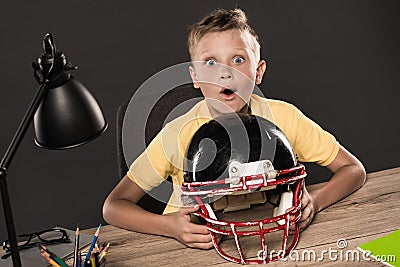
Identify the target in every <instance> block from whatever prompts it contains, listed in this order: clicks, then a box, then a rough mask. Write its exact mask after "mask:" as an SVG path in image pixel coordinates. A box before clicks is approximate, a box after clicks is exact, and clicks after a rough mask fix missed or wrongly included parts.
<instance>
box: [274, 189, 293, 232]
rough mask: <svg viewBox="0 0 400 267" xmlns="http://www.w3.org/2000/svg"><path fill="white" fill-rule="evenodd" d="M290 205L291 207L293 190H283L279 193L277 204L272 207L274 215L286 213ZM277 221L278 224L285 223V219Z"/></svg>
mask: <svg viewBox="0 0 400 267" xmlns="http://www.w3.org/2000/svg"><path fill="white" fill-rule="evenodd" d="M291 207H293V192H292V191H289V192H283V193H282V194H281V200H280V201H279V206H278V207H276V208H274V215H273V216H274V217H276V216H279V215H282V214H284V213H286V211H287V210H288V209H290V208H291ZM277 223H278V224H279V225H284V224H285V220H284V219H282V220H279V221H277Z"/></svg>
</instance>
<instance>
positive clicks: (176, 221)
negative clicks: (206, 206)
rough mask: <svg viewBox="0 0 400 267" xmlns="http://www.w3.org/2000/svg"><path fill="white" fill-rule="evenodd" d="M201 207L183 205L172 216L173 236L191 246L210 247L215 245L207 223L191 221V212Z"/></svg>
mask: <svg viewBox="0 0 400 267" xmlns="http://www.w3.org/2000/svg"><path fill="white" fill-rule="evenodd" d="M198 209H199V207H198V206H195V207H182V208H180V210H179V211H178V212H176V213H173V214H171V215H169V216H170V218H171V224H170V225H171V227H172V233H171V235H172V237H174V238H175V239H176V240H178V241H179V242H181V243H182V244H185V245H186V246H188V247H191V248H201V249H210V248H212V247H213V243H212V240H211V235H210V232H209V231H208V230H207V227H206V226H205V225H199V224H195V223H192V222H191V221H190V213H192V212H195V211H197V210H198Z"/></svg>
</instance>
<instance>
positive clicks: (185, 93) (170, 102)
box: [117, 84, 202, 214]
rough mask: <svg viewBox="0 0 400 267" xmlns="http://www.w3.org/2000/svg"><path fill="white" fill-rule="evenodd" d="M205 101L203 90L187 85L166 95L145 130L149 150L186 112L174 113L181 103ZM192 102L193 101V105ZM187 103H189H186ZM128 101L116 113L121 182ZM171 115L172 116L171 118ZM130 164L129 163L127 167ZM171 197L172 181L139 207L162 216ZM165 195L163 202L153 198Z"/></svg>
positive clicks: (168, 180)
mask: <svg viewBox="0 0 400 267" xmlns="http://www.w3.org/2000/svg"><path fill="white" fill-rule="evenodd" d="M201 99H202V94H201V92H200V90H196V89H194V88H193V85H192V84H185V85H181V86H178V87H176V88H174V89H172V90H169V91H168V92H167V93H166V94H165V95H163V96H162V97H161V98H160V99H159V100H158V101H157V103H156V104H155V105H154V107H153V108H152V109H151V111H150V114H149V117H148V120H147V122H146V127H145V144H146V146H147V145H148V144H149V143H150V142H151V140H152V139H153V138H154V137H155V136H156V135H157V133H158V132H159V131H160V130H161V129H162V127H163V124H164V123H165V122H166V119H168V121H171V120H172V119H174V118H175V117H177V116H178V115H179V113H184V112H186V111H187V110H186V109H187V108H189V107H185V108H184V109H183V110H179V112H177V114H175V115H174V114H173V113H171V111H173V110H174V109H175V108H176V107H177V106H178V105H179V104H180V103H183V102H185V101H187V100H191V101H190V104H192V103H193V104H195V103H196V102H198V101H200V100H201ZM192 100H193V101H192ZM185 103H186V102H185ZM128 105H129V101H127V102H125V103H123V104H122V105H121V106H120V107H119V109H118V112H117V160H118V167H119V168H118V170H119V176H120V178H122V177H124V176H125V175H126V173H127V171H128V165H127V161H126V159H125V155H124V151H123V140H122V139H123V138H122V136H123V133H122V128H123V123H124V117H125V113H126V111H127V108H128ZM171 114H172V115H171ZM137 115H138V116H143V114H137ZM128 164H130V163H128ZM171 193H172V181H171V177H169V178H168V179H167V180H166V181H164V182H163V183H162V184H161V185H160V186H158V187H157V188H154V189H153V190H152V191H150V192H149V194H146V195H145V196H144V197H143V198H142V199H141V200H140V201H139V202H138V205H139V206H140V207H142V208H144V209H146V210H148V211H150V212H153V213H157V214H162V212H163V211H164V209H165V206H166V200H168V199H169V196H170V195H171ZM155 195H163V197H162V198H163V200H162V201H160V200H159V199H155V198H153V197H152V196H155Z"/></svg>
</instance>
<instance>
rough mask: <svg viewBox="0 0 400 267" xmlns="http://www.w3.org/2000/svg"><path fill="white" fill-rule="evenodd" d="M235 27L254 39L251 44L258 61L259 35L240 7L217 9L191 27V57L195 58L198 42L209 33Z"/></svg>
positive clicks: (189, 42)
mask: <svg viewBox="0 0 400 267" xmlns="http://www.w3.org/2000/svg"><path fill="white" fill-rule="evenodd" d="M233 29H237V30H239V31H240V32H242V33H246V32H247V33H248V34H249V36H250V38H251V39H252V40H251V41H250V44H249V45H250V47H251V48H252V50H253V52H254V53H255V55H256V59H257V61H258V60H260V42H259V40H258V36H257V34H256V33H255V31H254V30H253V28H251V27H250V25H249V24H248V23H247V17H246V14H245V13H244V12H243V10H241V9H239V8H236V9H233V10H226V9H216V10H214V11H212V12H211V13H209V14H208V15H207V16H205V17H204V18H203V19H201V20H200V21H199V22H197V23H195V24H193V25H192V26H191V27H190V32H189V37H188V42H187V45H188V49H189V54H190V57H191V59H192V60H193V59H194V54H195V49H196V47H197V44H198V43H199V41H200V40H201V38H203V37H204V36H205V35H206V34H207V33H211V32H222V31H227V30H233Z"/></svg>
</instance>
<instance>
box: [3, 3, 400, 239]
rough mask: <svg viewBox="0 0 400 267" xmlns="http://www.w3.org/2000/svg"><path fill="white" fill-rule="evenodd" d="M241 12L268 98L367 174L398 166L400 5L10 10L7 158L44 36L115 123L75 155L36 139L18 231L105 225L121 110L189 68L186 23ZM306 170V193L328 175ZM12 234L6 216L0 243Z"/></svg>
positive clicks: (20, 197)
mask: <svg viewBox="0 0 400 267" xmlns="http://www.w3.org/2000/svg"><path fill="white" fill-rule="evenodd" d="M235 6H238V7H241V8H243V9H244V10H245V11H246V13H247V15H248V18H249V22H250V23H251V25H252V26H253V27H254V28H255V30H256V31H257V32H258V34H259V36H260V39H261V42H262V57H263V58H265V59H266V60H267V61H268V65H269V69H268V73H267V74H266V76H265V79H264V82H263V84H262V85H261V88H262V89H263V90H264V91H265V92H266V94H267V95H268V96H269V97H271V98H279V99H283V100H286V101H289V102H292V103H294V104H295V105H297V106H298V107H299V108H300V109H301V110H302V111H303V112H304V113H306V114H307V115H308V116H309V117H311V118H312V119H313V120H315V121H316V122H318V123H319V124H320V125H321V126H323V127H324V128H325V129H327V130H328V131H331V132H333V133H334V134H335V136H336V137H337V139H338V140H339V141H340V142H341V143H342V144H343V145H344V146H345V147H347V148H348V149H349V150H350V151H352V152H353V153H354V154H356V155H357V156H358V157H359V158H360V159H361V160H362V162H363V163H364V164H365V166H366V168H367V171H368V172H372V171H377V170H382V169H387V168H391V167H396V166H399V159H400V156H399V152H398V150H399V142H398V139H397V138H398V136H399V133H400V131H399V127H400V126H399V123H398V114H399V84H400V83H399V82H400V81H399V68H400V67H399V66H400V65H399V62H400V57H399V55H400V53H399V50H398V48H399V47H400V42H399V28H398V26H397V25H399V20H400V18H399V16H398V14H399V2H398V1H395V0H393V1H392V0H390V1H389V0H384V1H378V0H376V1H371V0H362V1H361V0H360V1H348V0H338V1H266V0H262V1H261V0H257V1H160V2H155V1H140V2H139V1H77V0H73V1H72V0H71V1H53V0H36V1H18V0H16V1H2V2H1V4H0V33H1V35H0V36H1V37H0V38H1V42H0V58H1V66H0V69H1V74H0V96H1V98H0V100H1V104H0V114H1V124H0V125H1V126H0V154H1V156H2V155H3V153H4V152H5V150H6V148H7V146H8V144H9V142H10V140H11V138H12V136H13V134H14V132H15V130H16V128H17V126H18V124H19V121H20V120H21V118H22V116H23V114H24V113H25V111H26V109H27V107H28V105H29V103H30V101H31V99H32V98H33V95H34V94H35V92H36V90H37V87H38V85H37V84H36V82H35V81H34V79H33V75H32V69H31V62H32V61H33V60H36V58H37V57H38V56H39V55H40V54H41V52H42V47H41V45H42V38H43V36H44V34H45V33H47V32H51V33H52V34H53V36H54V40H55V42H56V45H57V47H58V48H59V49H61V50H62V51H63V52H64V53H65V54H66V55H67V58H68V60H69V61H71V62H72V63H74V64H75V65H78V66H79V69H78V70H77V71H75V74H74V76H75V77H76V78H78V79H80V80H81V81H82V82H83V83H84V84H85V85H86V86H87V87H88V88H89V89H90V90H91V91H92V92H93V93H94V94H95V95H96V98H97V99H98V101H99V102H100V103H101V105H102V108H103V110H104V113H105V115H106V117H107V120H108V122H109V130H108V131H107V132H106V133H105V134H104V135H103V136H101V137H100V138H99V139H97V140H96V141H94V142H92V143H90V144H88V145H86V146H83V147H79V148H76V149H73V150H67V151H47V150H43V149H40V148H38V147H35V145H34V143H33V133H32V131H29V132H28V134H27V136H26V138H25V139H24V141H23V143H22V144H21V147H20V149H19V151H18V152H17V154H16V157H15V158H14V161H13V163H12V164H11V166H10V169H9V175H8V185H9V190H10V195H11V200H12V206H13V212H14V219H15V224H16V229H17V232H18V233H23V232H30V231H35V230H41V229H44V228H48V227H51V226H55V225H59V226H64V227H67V228H71V229H73V228H74V227H75V225H76V223H77V222H79V224H80V226H81V228H88V227H95V226H97V225H98V224H99V223H100V222H102V216H101V207H102V203H103V201H104V199H105V197H106V195H107V193H108V192H109V191H111V189H112V188H113V186H114V185H115V184H116V183H117V182H118V180H119V177H118V175H117V164H116V146H115V130H114V129H115V114H116V111H117V108H118V106H119V104H120V103H122V102H123V101H125V100H127V99H129V98H130V96H131V95H132V94H133V92H134V91H135V89H136V88H138V87H139V86H140V84H141V83H142V82H144V81H145V80H146V79H147V78H148V77H150V76H151V75H153V74H154V73H156V72H158V71H160V70H162V69H163V68H166V67H168V66H171V65H174V64H177V63H181V62H185V61H187V60H188V59H189V57H188V53H187V50H186V36H187V26H188V25H190V24H192V23H194V22H195V21H197V20H198V19H199V18H201V17H202V16H203V15H205V14H206V13H207V12H209V11H210V10H212V9H214V8H217V7H224V8H234V7H235ZM308 171H309V178H308V179H309V183H310V182H316V181H321V180H324V179H326V178H327V177H328V176H329V173H328V172H326V171H323V170H321V169H320V168H317V167H313V166H311V167H309V169H308ZM382 182H384V181H382ZM388 186H390V185H388ZM5 229H6V228H5V224H4V218H3V213H2V212H0V238H1V239H4V238H5V237H6V234H5V231H6V230H5Z"/></svg>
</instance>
